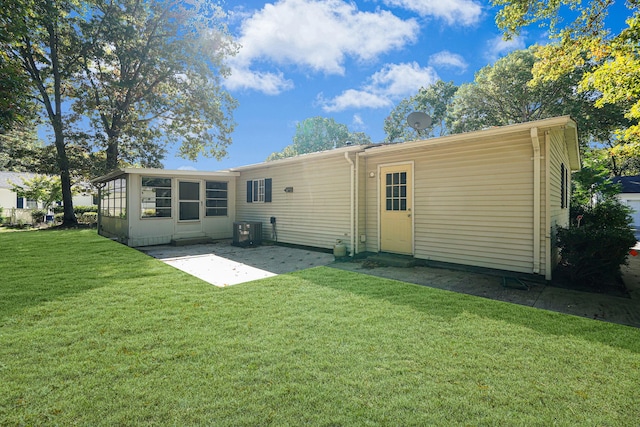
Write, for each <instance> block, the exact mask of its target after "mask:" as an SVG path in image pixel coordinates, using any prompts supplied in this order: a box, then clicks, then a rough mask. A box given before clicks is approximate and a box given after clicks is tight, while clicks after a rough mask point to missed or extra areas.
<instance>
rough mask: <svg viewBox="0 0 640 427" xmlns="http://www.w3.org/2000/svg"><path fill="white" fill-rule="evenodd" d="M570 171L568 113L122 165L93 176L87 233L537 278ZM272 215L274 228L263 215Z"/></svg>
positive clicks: (547, 263) (549, 261)
mask: <svg viewBox="0 0 640 427" xmlns="http://www.w3.org/2000/svg"><path fill="white" fill-rule="evenodd" d="M579 168H580V159H579V150H578V141H577V132H576V125H575V122H574V121H573V120H571V119H570V118H569V117H568V116H564V117H558V118H553V119H546V120H539V121H535V122H529V123H522V124H517V125H511V126H504V127H496V128H491V129H486V130H482V131H477V132H469V133H464V134H456V135H449V136H444V137H439V138H432V139H428V140H422V141H413V142H405V143H400V144H391V145H383V144H374V145H367V146H350V147H344V148H340V149H336V150H331V151H325V152H320V153H312V154H306V155H301V156H297V157H292V158H287V159H282V160H276V161H271V162H265V163H260V164H256V165H249V166H243V167H238V168H233V169H230V170H227V171H219V172H197V171H169V170H158V169H122V170H116V171H113V172H112V173H110V174H108V175H106V176H103V177H100V178H98V179H96V180H94V181H93V182H94V184H97V185H99V186H102V189H101V192H100V193H101V209H100V213H101V214H100V217H99V224H98V230H99V233H100V234H102V235H105V236H110V237H115V238H118V239H119V240H120V241H122V242H123V243H125V244H127V245H130V246H143V245H151V244H165V243H169V242H170V241H171V240H175V239H179V238H181V237H185V238H186V237H200V236H207V237H211V238H227V237H231V236H232V230H233V222H234V221H252V222H261V223H262V224H263V227H262V229H263V237H265V238H273V239H277V240H278V241H279V242H283V243H289V244H297V245H306V246H314V247H319V248H332V247H333V245H334V244H335V243H336V240H342V241H343V242H344V243H345V244H346V245H347V247H348V250H349V251H350V253H351V255H355V254H358V253H362V252H390V253H397V254H405V255H411V256H414V257H415V258H419V259H424V260H430V261H436V262H441V263H454V264H463V265H470V266H478V267H486V268H492V269H501V270H508V271H514V272H521V273H533V274H540V275H543V276H544V277H545V278H546V279H548V280H549V279H551V274H552V269H553V267H554V266H555V265H556V264H557V259H558V254H557V250H556V248H555V247H554V245H553V242H554V234H555V228H556V227H557V226H566V225H568V223H569V188H570V180H571V173H570V172H571V171H574V170H578V169H579ZM273 221H275V224H273Z"/></svg>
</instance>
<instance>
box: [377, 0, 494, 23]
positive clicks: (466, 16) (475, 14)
mask: <svg viewBox="0 0 640 427" xmlns="http://www.w3.org/2000/svg"><path fill="white" fill-rule="evenodd" d="M384 3H385V4H386V5H388V6H395V7H400V8H403V9H407V10H410V11H412V12H415V13H417V14H419V15H420V16H433V17H435V18H440V19H443V20H444V21H446V22H447V24H449V25H455V24H462V25H465V26H469V25H474V24H477V23H478V22H479V21H480V19H481V17H482V6H480V4H479V3H478V2H476V1H473V0H384Z"/></svg>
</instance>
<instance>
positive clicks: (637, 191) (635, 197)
mask: <svg viewBox="0 0 640 427" xmlns="http://www.w3.org/2000/svg"><path fill="white" fill-rule="evenodd" d="M613 183H614V184H620V185H621V187H622V190H621V191H620V194H618V195H617V197H618V199H620V201H621V202H622V203H624V204H626V205H627V206H629V207H630V208H631V209H633V212H632V213H631V216H632V217H633V227H634V228H635V229H636V230H640V175H636V176H617V177H615V178H613Z"/></svg>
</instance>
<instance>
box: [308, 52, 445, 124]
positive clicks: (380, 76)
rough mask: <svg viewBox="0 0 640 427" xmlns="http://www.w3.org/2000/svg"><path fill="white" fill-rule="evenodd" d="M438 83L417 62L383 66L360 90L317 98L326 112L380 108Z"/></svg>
mask: <svg viewBox="0 0 640 427" xmlns="http://www.w3.org/2000/svg"><path fill="white" fill-rule="evenodd" d="M437 80H438V74H437V73H436V72H435V70H434V69H433V68H431V67H420V65H418V63H416V62H411V63H403V64H386V65H385V66H384V67H383V68H382V69H381V70H380V71H378V72H376V73H375V74H373V75H372V76H371V77H370V78H369V81H368V83H367V84H366V85H364V86H363V87H362V89H360V90H355V89H349V90H346V91H344V92H342V93H341V94H340V95H338V96H336V97H335V98H333V99H330V100H326V99H324V97H323V96H322V95H320V96H319V97H318V101H319V103H320V104H321V105H322V109H323V110H324V111H326V112H336V111H344V110H346V109H348V108H383V107H389V106H391V105H393V101H394V100H396V99H400V98H403V97H405V96H409V95H414V94H415V93H417V92H418V89H420V88H421V87H426V86H429V85H431V84H433V83H435V82H436V81H437Z"/></svg>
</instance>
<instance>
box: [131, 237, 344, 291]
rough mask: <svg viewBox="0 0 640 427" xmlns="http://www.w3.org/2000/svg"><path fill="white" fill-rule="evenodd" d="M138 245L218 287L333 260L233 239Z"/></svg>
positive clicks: (318, 254) (322, 254)
mask: <svg viewBox="0 0 640 427" xmlns="http://www.w3.org/2000/svg"><path fill="white" fill-rule="evenodd" d="M138 249H139V250H140V251H142V252H144V253H146V254H147V255H150V256H152V257H154V258H157V259H159V260H161V261H163V262H165V263H167V264H169V265H171V266H172V267H175V268H177V269H179V270H182V271H185V272H187V273H189V274H191V275H192V276H195V277H198V278H199V279H202V280H204V281H206V282H208V283H211V284H212V285H215V286H219V287H223V286H230V285H236V284H238V283H244V282H250V281H252V280H258V279H264V278H266V277H271V276H275V275H278V274H284V273H290V272H293V271H298V270H304V269H306V268H311V267H317V266H321V265H327V264H329V263H331V262H333V255H332V254H329V253H325V252H318V251H313V250H308V249H298V248H289V247H285V246H274V245H263V246H256V247H246V248H242V247H237V246H231V241H230V240H218V241H216V242H215V243H210V244H202V245H190V246H170V245H161V246H147V247H141V248H138Z"/></svg>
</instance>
